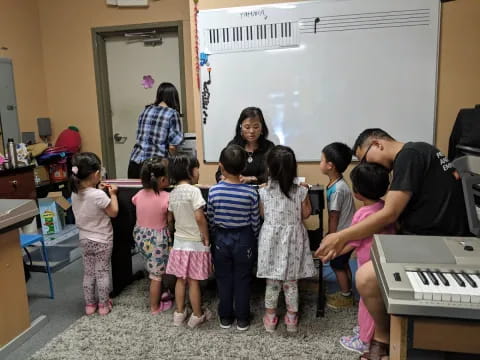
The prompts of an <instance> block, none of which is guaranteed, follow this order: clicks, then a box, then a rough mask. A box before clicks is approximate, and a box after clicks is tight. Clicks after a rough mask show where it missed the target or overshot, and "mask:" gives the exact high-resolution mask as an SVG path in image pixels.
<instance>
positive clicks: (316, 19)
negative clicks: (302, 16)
mask: <svg viewBox="0 0 480 360" xmlns="http://www.w3.org/2000/svg"><path fill="white" fill-rule="evenodd" d="M319 22H320V18H319V17H316V18H315V20H314V22H313V33H314V34H316V33H317V24H318V23H319Z"/></svg>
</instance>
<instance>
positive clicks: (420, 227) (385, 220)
mask: <svg viewBox="0 0 480 360" xmlns="http://www.w3.org/2000/svg"><path fill="white" fill-rule="evenodd" d="M353 151H354V152H355V155H356V156H357V158H359V159H361V161H367V162H371V163H377V164H379V165H383V166H384V167H386V168H387V169H391V170H393V179H392V182H391V185H390V190H389V191H388V193H387V195H386V198H385V206H384V208H383V209H382V210H380V211H378V212H377V213H375V214H372V215H371V216H369V217H368V218H366V219H364V220H363V221H362V222H360V223H358V224H356V225H354V226H351V227H349V228H347V229H344V230H342V231H340V232H338V233H334V234H328V235H327V236H326V237H325V238H324V239H323V240H322V243H321V246H320V248H319V249H318V250H317V252H316V253H315V255H317V256H319V257H320V258H321V259H322V261H324V262H326V261H329V260H330V259H332V258H335V257H336V256H337V254H339V253H340V252H341V250H342V249H343V247H344V246H345V244H346V243H347V242H348V241H352V240H357V239H363V238H365V237H368V236H372V235H373V234H375V233H378V232H379V231H380V230H381V229H383V228H384V227H385V226H386V225H388V224H392V223H395V222H397V221H398V223H399V225H400V232H401V233H404V234H417V235H450V236H462V235H468V234H469V230H468V223H467V215H466V209H465V201H464V197H463V192H462V185H461V181H460V179H459V176H458V173H457V171H456V170H455V169H454V168H453V166H452V164H451V163H450V162H449V161H448V159H447V158H446V157H445V155H443V154H442V153H441V152H440V151H439V150H438V149H436V148H435V147H434V146H432V145H430V144H427V143H423V142H408V143H402V142H399V141H396V140H395V139H393V138H392V137H391V136H390V135H389V134H387V133H386V132H385V131H383V130H381V129H367V130H364V131H363V132H362V133H361V134H360V135H359V137H358V138H357V141H356V142H355V145H354V147H353ZM412 251H415V249H412ZM356 284H357V289H358V291H359V293H360V295H361V296H362V299H363V300H364V302H365V305H366V306H367V308H368V310H369V312H370V314H371V315H372V317H373V318H374V320H375V336H374V339H373V340H372V342H371V351H372V354H373V353H375V352H378V351H379V352H380V354H384V355H386V353H388V342H389V329H388V316H387V314H386V312H385V305H384V303H383V299H382V296H381V293H380V289H379V287H378V283H377V279H376V276H375V271H374V269H373V265H372V263H371V261H370V262H367V263H365V264H364V265H363V266H362V267H360V269H359V270H358V271H357V275H356ZM372 347H375V349H372Z"/></svg>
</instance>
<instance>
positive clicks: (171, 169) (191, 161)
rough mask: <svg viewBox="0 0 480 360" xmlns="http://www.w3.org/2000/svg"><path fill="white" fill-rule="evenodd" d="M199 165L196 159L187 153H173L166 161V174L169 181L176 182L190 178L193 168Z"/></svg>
mask: <svg viewBox="0 0 480 360" xmlns="http://www.w3.org/2000/svg"><path fill="white" fill-rule="evenodd" d="M198 167H200V163H199V162H198V159H197V158H196V157H193V156H188V155H174V156H172V157H171V158H170V159H169V161H168V174H169V176H170V179H171V182H172V183H173V184H177V183H179V182H180V181H182V180H190V179H191V178H192V176H193V169H194V168H198Z"/></svg>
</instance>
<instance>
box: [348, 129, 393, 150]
mask: <svg viewBox="0 0 480 360" xmlns="http://www.w3.org/2000/svg"><path fill="white" fill-rule="evenodd" d="M373 139H384V140H391V141H395V139H394V138H393V137H391V136H390V134H388V133H387V132H386V131H384V130H382V129H379V128H371V129H365V130H363V131H362V132H361V133H360V135H358V137H357V140H356V141H355V144H354V145H353V153H354V154H356V153H357V150H358V149H359V148H361V147H363V146H364V145H366V143H367V142H368V141H369V140H373Z"/></svg>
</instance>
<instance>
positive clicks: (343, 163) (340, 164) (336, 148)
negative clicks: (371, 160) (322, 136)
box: [322, 142, 352, 174]
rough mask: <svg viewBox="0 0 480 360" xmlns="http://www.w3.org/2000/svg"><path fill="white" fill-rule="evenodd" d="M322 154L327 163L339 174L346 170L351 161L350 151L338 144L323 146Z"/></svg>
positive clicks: (344, 145)
mask: <svg viewBox="0 0 480 360" xmlns="http://www.w3.org/2000/svg"><path fill="white" fill-rule="evenodd" d="M322 152H323V154H324V156H325V159H326V160H327V162H331V163H332V164H333V165H334V166H335V169H336V170H337V171H338V172H339V173H340V174H341V173H343V172H344V171H345V170H346V169H347V167H348V164H350V162H351V161H352V149H350V148H349V147H348V145H346V144H343V143H340V142H334V143H331V144H329V145H327V146H325V147H324V148H323V150H322Z"/></svg>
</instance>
